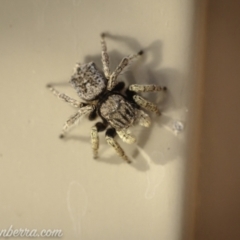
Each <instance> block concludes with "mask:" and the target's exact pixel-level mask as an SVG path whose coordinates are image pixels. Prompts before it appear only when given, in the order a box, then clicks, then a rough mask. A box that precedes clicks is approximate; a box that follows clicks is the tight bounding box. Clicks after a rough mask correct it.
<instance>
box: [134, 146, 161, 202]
mask: <svg viewBox="0 0 240 240" xmlns="http://www.w3.org/2000/svg"><path fill="white" fill-rule="evenodd" d="M137 148H138V151H139V152H140V154H141V155H142V156H143V157H144V158H145V160H146V161H147V162H148V164H149V165H152V160H153V158H154V159H155V158H156V159H155V162H161V161H162V160H161V159H162V158H164V155H163V154H162V153H161V152H159V151H154V152H152V154H151V155H152V157H150V156H149V155H148V154H147V153H146V152H145V151H144V150H143V149H142V148H141V147H139V146H137ZM159 159H160V160H159ZM164 173H165V168H164V166H162V165H156V164H155V165H154V166H153V167H152V168H150V170H149V171H147V173H146V174H147V188H146V191H145V198H146V199H152V198H154V196H155V194H156V190H157V188H158V187H159V186H160V184H161V183H162V181H163V179H164Z"/></svg>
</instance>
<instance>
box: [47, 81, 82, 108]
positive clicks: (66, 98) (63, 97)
mask: <svg viewBox="0 0 240 240" xmlns="http://www.w3.org/2000/svg"><path fill="white" fill-rule="evenodd" d="M47 88H49V90H50V91H51V92H52V93H53V94H54V95H55V96H56V97H58V98H59V99H61V100H63V101H65V102H66V103H69V104H70V105H72V106H73V107H76V108H79V107H83V106H84V105H85V103H81V102H79V101H77V100H75V99H73V98H71V97H69V96H67V95H66V94H64V93H60V92H59V91H57V90H56V89H55V88H54V87H53V86H52V85H50V84H49V85H47Z"/></svg>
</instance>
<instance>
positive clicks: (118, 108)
mask: <svg viewBox="0 0 240 240" xmlns="http://www.w3.org/2000/svg"><path fill="white" fill-rule="evenodd" d="M99 113H100V115H101V116H102V117H103V118H104V119H105V120H106V121H107V122H108V123H109V124H110V125H111V126H112V127H113V128H115V129H116V130H121V129H123V128H128V127H130V126H132V125H133V123H134V121H135V118H136V113H135V108H134V107H133V106H132V104H131V103H130V102H129V101H128V100H127V99H125V98H124V97H123V96H122V95H120V94H117V93H113V94H111V95H108V96H107V97H106V99H104V101H103V102H101V105H100V107H99Z"/></svg>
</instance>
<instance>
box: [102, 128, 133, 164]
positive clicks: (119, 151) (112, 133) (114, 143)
mask: <svg viewBox="0 0 240 240" xmlns="http://www.w3.org/2000/svg"><path fill="white" fill-rule="evenodd" d="M115 136H116V130H115V129H114V128H109V129H108V130H107V132H106V141H107V143H108V144H109V145H110V146H112V147H113V148H114V149H115V151H116V153H117V154H118V155H119V156H120V157H121V158H122V159H123V160H124V161H126V162H127V163H131V161H130V160H129V158H128V157H127V156H126V154H125V152H124V151H123V149H122V148H121V146H120V145H119V144H118V143H117V141H116V140H114V137H115Z"/></svg>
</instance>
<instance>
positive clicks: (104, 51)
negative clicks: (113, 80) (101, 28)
mask: <svg viewBox="0 0 240 240" xmlns="http://www.w3.org/2000/svg"><path fill="white" fill-rule="evenodd" d="M101 47H102V64H103V72H104V75H105V77H106V79H109V78H110V70H109V56H108V53H107V44H106V42H105V34H104V33H102V34H101Z"/></svg>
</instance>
